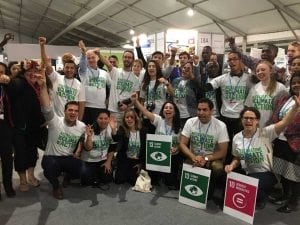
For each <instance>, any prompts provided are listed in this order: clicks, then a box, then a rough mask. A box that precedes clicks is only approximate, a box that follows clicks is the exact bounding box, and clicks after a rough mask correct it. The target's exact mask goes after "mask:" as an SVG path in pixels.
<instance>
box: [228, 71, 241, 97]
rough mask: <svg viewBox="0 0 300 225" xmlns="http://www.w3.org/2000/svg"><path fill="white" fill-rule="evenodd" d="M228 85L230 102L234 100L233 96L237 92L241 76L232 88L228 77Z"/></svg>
mask: <svg viewBox="0 0 300 225" xmlns="http://www.w3.org/2000/svg"><path fill="white" fill-rule="evenodd" d="M228 78H229V85H230V90H229V93H230V100H231V101H232V100H233V99H234V94H235V92H236V90H237V87H238V86H239V84H240V82H241V79H242V76H241V77H240V79H239V81H238V82H237V84H236V85H235V87H234V86H232V83H231V79H230V75H229V77H228Z"/></svg>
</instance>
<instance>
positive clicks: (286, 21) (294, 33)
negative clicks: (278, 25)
mask: <svg viewBox="0 0 300 225" xmlns="http://www.w3.org/2000/svg"><path fill="white" fill-rule="evenodd" d="M277 11H278V13H279V15H280V16H281V18H282V19H283V21H284V22H285V23H286V25H287V26H288V28H289V29H290V31H291V32H292V33H293V35H294V36H295V38H296V40H297V41H299V37H298V36H297V34H296V32H295V31H294V29H293V28H292V26H291V25H290V23H289V21H288V20H287V19H286V18H285V16H284V15H283V13H282V12H281V11H280V10H279V9H277Z"/></svg>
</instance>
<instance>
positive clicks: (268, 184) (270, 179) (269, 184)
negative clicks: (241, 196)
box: [248, 172, 277, 202]
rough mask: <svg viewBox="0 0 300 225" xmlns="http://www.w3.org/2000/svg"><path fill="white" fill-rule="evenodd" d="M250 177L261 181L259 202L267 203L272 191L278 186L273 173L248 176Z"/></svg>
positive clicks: (259, 183)
mask: <svg viewBox="0 0 300 225" xmlns="http://www.w3.org/2000/svg"><path fill="white" fill-rule="evenodd" d="M248 176H250V177H254V178H256V179H258V180H259V182H258V190H257V198H256V199H257V202H259V201H266V200H267V197H268V195H269V194H270V191H271V190H272V188H273V186H274V185H275V184H276V182H277V180H276V177H275V175H274V173H272V172H261V173H251V174H248Z"/></svg>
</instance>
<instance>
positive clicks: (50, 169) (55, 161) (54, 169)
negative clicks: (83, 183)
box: [42, 155, 82, 189]
mask: <svg viewBox="0 0 300 225" xmlns="http://www.w3.org/2000/svg"><path fill="white" fill-rule="evenodd" d="M81 164H82V161H81V160H80V159H76V158H74V157H73V156H53V155H44V156H43V160H42V167H43V169H44V176H45V177H46V178H47V179H48V180H49V182H50V183H51V184H52V186H53V189H57V188H59V180H58V177H59V176H60V175H61V173H62V172H66V173H67V174H68V176H70V178H71V179H76V178H80V170H81Z"/></svg>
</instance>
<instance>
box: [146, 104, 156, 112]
mask: <svg viewBox="0 0 300 225" xmlns="http://www.w3.org/2000/svg"><path fill="white" fill-rule="evenodd" d="M146 109H147V110H148V111H149V112H152V111H153V110H154V109H155V103H154V102H150V103H147V107H146Z"/></svg>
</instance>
